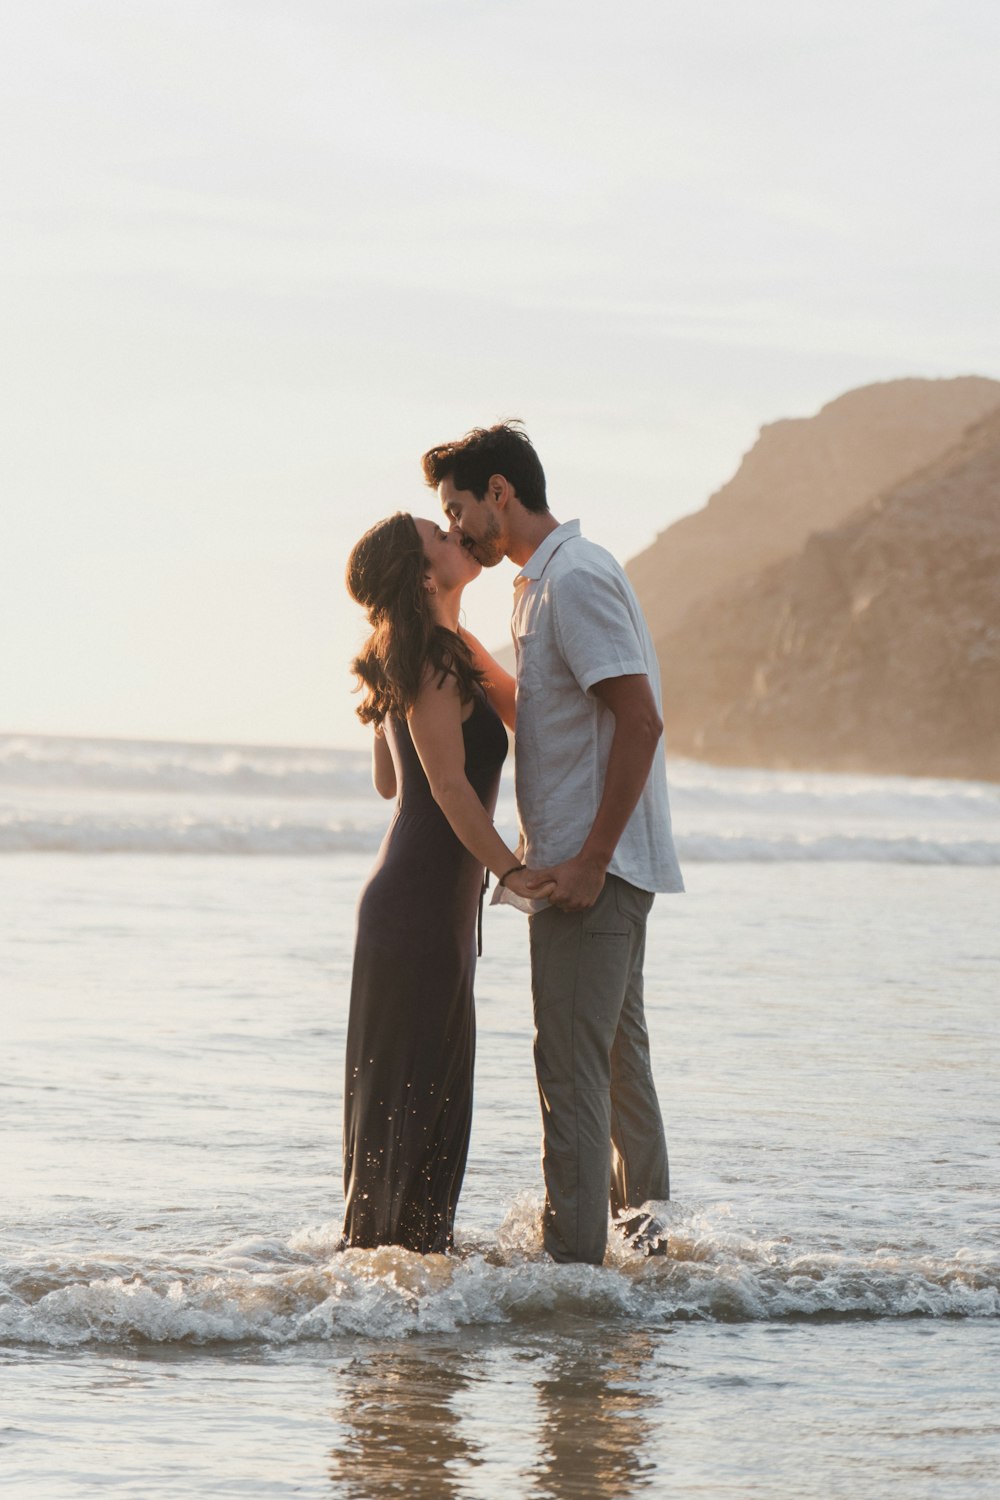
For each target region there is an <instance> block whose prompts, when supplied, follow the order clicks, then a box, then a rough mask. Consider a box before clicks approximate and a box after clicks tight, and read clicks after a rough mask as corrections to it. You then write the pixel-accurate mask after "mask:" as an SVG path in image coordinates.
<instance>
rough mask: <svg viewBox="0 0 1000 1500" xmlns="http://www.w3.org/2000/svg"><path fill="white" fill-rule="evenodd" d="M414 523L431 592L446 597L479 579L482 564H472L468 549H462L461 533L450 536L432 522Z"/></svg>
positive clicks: (449, 533) (472, 560)
mask: <svg viewBox="0 0 1000 1500" xmlns="http://www.w3.org/2000/svg"><path fill="white" fill-rule="evenodd" d="M414 520H415V522H416V527H417V530H418V531H419V533H420V540H421V541H422V542H423V544H424V557H425V558H426V559H427V576H428V578H429V579H430V581H431V583H432V584H433V585H434V587H435V588H437V589H440V590H441V592H442V593H443V594H448V593H451V592H452V591H453V590H455V589H462V588H464V587H465V585H466V584H467V583H471V582H472V580H473V578H478V577H479V575H480V573H481V572H482V571H483V568H482V564H481V563H478V562H477V561H476V559H475V558H474V557H473V555H472V553H471V552H470V551H469V549H468V547H463V546H462V533H461V532H460V531H459V530H458V529H457V528H456V529H455V530H454V531H453V532H448V531H442V530H441V528H440V526H438V525H437V523H436V522H434V521H425V520H423V518H422V517H419V516H415V517H414Z"/></svg>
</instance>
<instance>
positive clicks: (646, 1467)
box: [531, 1333, 662, 1500]
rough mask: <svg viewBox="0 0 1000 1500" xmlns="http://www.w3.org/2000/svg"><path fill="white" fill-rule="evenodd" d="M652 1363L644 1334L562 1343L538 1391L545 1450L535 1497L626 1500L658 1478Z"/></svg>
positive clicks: (542, 1499) (649, 1344)
mask: <svg viewBox="0 0 1000 1500" xmlns="http://www.w3.org/2000/svg"><path fill="white" fill-rule="evenodd" d="M661 1338H662V1335H661ZM653 1357H654V1350H653V1341H652V1339H651V1338H650V1336H649V1335H648V1334H645V1333H633V1334H630V1335H628V1336H626V1337H623V1336H617V1337H614V1338H612V1339H611V1340H608V1341H596V1342H595V1341H593V1339H592V1338H587V1337H586V1335H585V1336H584V1338H582V1339H581V1340H580V1341H579V1342H577V1343H574V1344H572V1345H570V1346H567V1345H565V1344H564V1343H561V1344H560V1347H559V1351H558V1352H557V1353H556V1354H554V1355H553V1357H552V1359H551V1361H550V1362H549V1363H548V1366H547V1368H546V1370H545V1373H544V1375H543V1376H542V1377H541V1379H540V1380H539V1381H538V1386H537V1389H538V1405H539V1415H540V1431H539V1439H540V1442H539V1446H540V1450H541V1451H540V1455H539V1459H538V1463H537V1466H536V1469H535V1472H534V1474H533V1476H532V1477H533V1479H534V1480H535V1484H536V1486H537V1487H533V1488H532V1491H531V1493H532V1495H533V1496H538V1500H569V1497H570V1496H592V1497H595V1500H604V1497H607V1500H628V1497H629V1496H631V1495H637V1494H639V1493H640V1491H642V1490H644V1489H646V1488H648V1486H649V1485H650V1484H651V1483H652V1480H653V1477H654V1475H655V1473H656V1464H655V1463H654V1462H653V1461H652V1459H651V1458H650V1457H649V1455H648V1439H649V1436H650V1430H651V1425H652V1424H651V1421H650V1417H651V1415H652V1414H653V1413H655V1410H656V1407H657V1405H658V1395H657V1393H656V1392H655V1391H654V1390H653V1389H652V1386H651V1382H650V1381H649V1375H650V1373H651V1371H652V1367H653ZM644 1377H645V1378H644Z"/></svg>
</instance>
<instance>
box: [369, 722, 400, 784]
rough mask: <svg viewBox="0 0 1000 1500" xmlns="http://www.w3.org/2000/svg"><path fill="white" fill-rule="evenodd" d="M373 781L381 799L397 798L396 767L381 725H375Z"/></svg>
mask: <svg viewBox="0 0 1000 1500" xmlns="http://www.w3.org/2000/svg"><path fill="white" fill-rule="evenodd" d="M372 781H373V782H374V783H375V790H376V791H377V792H378V794H379V796H380V797H395V795H396V767H395V766H394V765H393V763H392V752H391V751H390V749H389V743H388V741H387V740H386V737H385V734H384V733H383V730H382V725H381V724H376V725H375V739H374V742H373V744H372Z"/></svg>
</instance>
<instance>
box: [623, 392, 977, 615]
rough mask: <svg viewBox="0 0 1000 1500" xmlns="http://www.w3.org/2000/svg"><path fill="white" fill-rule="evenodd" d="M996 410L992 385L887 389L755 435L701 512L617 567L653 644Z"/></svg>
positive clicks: (849, 397)
mask: <svg viewBox="0 0 1000 1500" xmlns="http://www.w3.org/2000/svg"><path fill="white" fill-rule="evenodd" d="M998 407H1000V382H998V381H995V380H986V379H983V378H981V377H979V376H966V377H963V378H961V379H957V380H892V381H887V382H885V383H884V384H881V385H871V386H864V387H862V388H860V389H858V390H853V391H848V392H847V393H846V394H845V395H843V396H840V397H838V398H837V400H836V401H831V402H830V403H829V405H827V406H824V407H823V409H822V410H821V411H820V412H818V413H817V415H816V416H814V417H805V418H797V419H794V420H789V421H782V422H774V423H772V424H770V425H769V426H767V427H764V428H763V430H762V431H761V435H760V438H759V440H758V441H757V443H756V444H755V445H754V447H753V448H752V449H751V450H750V452H749V453H748V454H747V455H746V457H745V458H744V460H743V462H742V464H741V465H740V468H739V470H738V471H737V473H736V474H735V475H734V477H733V478H732V479H731V480H730V481H729V483H728V484H725V485H723V487H722V489H720V490H718V491H717V492H716V493H715V494H714V495H713V496H712V497H711V499H710V500H709V502H708V504H707V505H706V506H705V507H704V509H703V510H700V511H698V512H697V513H696V514H694V515H691V516H685V517H684V519H683V520H681V521H678V522H676V523H675V524H674V525H673V526H671V527H669V528H668V530H666V531H664V532H661V534H660V535H659V536H658V537H657V539H656V541H655V542H654V543H653V545H652V546H651V547H649V548H647V550H646V551H645V552H642V553H640V554H639V556H638V557H636V558H634V559H633V560H632V562H630V563H629V564H628V570H627V571H628V573H629V577H630V578H631V580H632V583H633V585H634V586H635V588H636V591H637V592H638V594H639V597H640V598H641V600H642V602H643V607H644V608H645V610H646V614H647V618H648V620H649V624H650V629H651V630H652V632H653V637H654V639H656V640H659V639H660V638H661V637H664V636H665V635H666V634H667V633H668V632H669V631H670V630H671V629H673V627H674V626H676V625H678V624H679V623H680V621H681V620H682V619H683V617H684V615H685V613H686V611H687V610H688V609H689V608H690V607H691V606H692V605H694V604H696V603H698V602H699V601H701V600H702V599H704V598H705V597H706V596H707V595H708V594H711V593H713V592H714V591H715V590H716V589H719V588H723V587H724V586H726V585H729V584H732V583H734V582H735V581H736V580H737V579H739V578H742V577H745V576H746V575H747V574H748V573H756V572H759V571H760V570H761V569H763V568H765V567H767V566H768V565H769V564H770V563H773V562H777V561H779V560H780V559H781V558H783V557H788V556H789V555H791V554H792V553H794V552H797V551H798V550H799V548H800V547H802V546H803V545H804V544H805V542H806V539H807V538H808V537H809V536H810V535H811V534H812V533H813V532H815V531H820V530H823V529H825V528H829V527H831V526H835V525H837V523H838V522H840V521H842V520H844V519H845V518H846V517H847V516H849V515H851V513H852V512H853V511H856V510H857V509H858V508H859V507H860V506H862V505H864V504H865V503H866V502H867V501H869V500H871V499H873V498H874V497H875V496H876V495H878V494H881V493H882V492H883V491H885V490H886V489H888V488H889V487H890V486H892V485H894V484H897V483H898V482H899V481H900V480H902V479H904V478H905V477H906V476H907V475H908V474H912V473H913V472H914V471H915V470H917V469H920V468H922V467H924V466H925V465H926V464H929V463H931V462H933V460H935V459H936V458H938V457H939V456H940V455H941V454H942V453H943V452H944V451H945V450H946V449H948V448H950V447H951V446H952V444H954V443H956V442H958V441H959V439H960V438H961V436H962V434H963V432H964V431H965V430H966V429H967V428H968V427H969V426H971V425H972V424H973V423H974V422H977V421H978V420H979V419H980V418H982V417H984V416H986V415H987V413H988V412H991V411H993V410H995V409H997V408H998Z"/></svg>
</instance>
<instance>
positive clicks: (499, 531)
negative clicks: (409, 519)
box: [438, 478, 507, 568]
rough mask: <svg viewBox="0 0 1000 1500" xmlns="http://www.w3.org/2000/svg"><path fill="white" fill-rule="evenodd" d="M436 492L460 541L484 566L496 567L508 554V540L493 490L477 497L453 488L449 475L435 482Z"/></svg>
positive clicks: (469, 492)
mask: <svg viewBox="0 0 1000 1500" xmlns="http://www.w3.org/2000/svg"><path fill="white" fill-rule="evenodd" d="M438 496H439V497H440V500H441V508H442V510H443V511H444V513H445V515H446V516H447V517H448V520H449V521H450V522H451V529H452V531H459V532H461V535H462V545H463V546H464V547H466V548H467V549H468V550H469V552H470V553H471V554H472V556H473V557H474V558H475V559H476V562H478V563H482V565H483V567H484V568H495V567H496V565H497V563H498V562H501V561H502V560H503V558H505V557H506V556H507V543H506V535H505V530H504V526H503V524H502V512H501V511H500V510H498V508H497V503H496V499H495V497H494V496H493V494H492V493H491V492H489V491H487V494H486V497H485V499H483V500H477V499H476V497H475V495H474V494H473V493H472V491H471V490H456V488H455V486H454V484H453V483H452V480H451V479H450V478H448V479H442V481H441V483H440V484H439V485H438Z"/></svg>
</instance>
